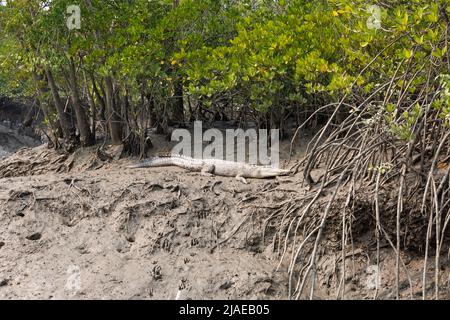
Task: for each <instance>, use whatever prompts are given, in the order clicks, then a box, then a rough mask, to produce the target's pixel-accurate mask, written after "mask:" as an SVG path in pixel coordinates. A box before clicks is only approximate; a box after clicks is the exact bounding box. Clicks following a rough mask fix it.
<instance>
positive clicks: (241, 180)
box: [236, 173, 248, 184]
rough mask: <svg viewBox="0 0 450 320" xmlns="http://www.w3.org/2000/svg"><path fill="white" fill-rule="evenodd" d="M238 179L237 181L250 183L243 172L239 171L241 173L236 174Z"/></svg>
mask: <svg viewBox="0 0 450 320" xmlns="http://www.w3.org/2000/svg"><path fill="white" fill-rule="evenodd" d="M236 180H237V181H240V182H242V183H245V184H248V182H247V180H246V179H245V178H244V177H243V176H242V173H239V174H238V175H237V176H236Z"/></svg>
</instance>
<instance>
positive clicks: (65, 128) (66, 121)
mask: <svg viewBox="0 0 450 320" xmlns="http://www.w3.org/2000/svg"><path fill="white" fill-rule="evenodd" d="M45 74H46V75H47V81H48V85H49V87H50V91H51V92H52V96H53V101H54V102H55V107H56V110H57V112H58V118H59V123H60V125H61V130H62V132H63V136H64V140H65V142H66V144H67V146H66V147H67V148H68V149H69V150H71V149H72V148H73V147H74V146H75V145H76V136H75V129H74V127H73V126H72V124H71V122H70V118H69V115H68V114H67V113H66V112H65V110H64V105H63V102H62V101H61V97H60V96H59V92H58V88H57V86H56V83H55V79H54V78H53V73H52V72H51V70H50V69H49V68H46V69H45Z"/></svg>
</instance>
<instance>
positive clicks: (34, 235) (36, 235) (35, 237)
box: [26, 232, 42, 241]
mask: <svg viewBox="0 0 450 320" xmlns="http://www.w3.org/2000/svg"><path fill="white" fill-rule="evenodd" d="M26 238H27V239H28V240H31V241H36V240H39V239H41V238H42V234H40V233H39V232H36V233H33V234H32V235H29V236H27V237H26Z"/></svg>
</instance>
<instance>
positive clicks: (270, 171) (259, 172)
mask: <svg viewBox="0 0 450 320" xmlns="http://www.w3.org/2000/svg"><path fill="white" fill-rule="evenodd" d="M254 170H255V171H254V174H253V176H254V177H255V178H272V177H276V176H285V175H288V174H290V173H291V171H290V170H285V169H278V168H274V167H259V168H255V169H254Z"/></svg>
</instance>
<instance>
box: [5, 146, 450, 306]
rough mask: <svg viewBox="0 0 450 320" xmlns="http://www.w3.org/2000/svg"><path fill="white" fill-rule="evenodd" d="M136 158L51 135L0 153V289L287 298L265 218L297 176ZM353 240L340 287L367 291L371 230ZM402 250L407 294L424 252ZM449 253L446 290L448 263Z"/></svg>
mask: <svg viewBox="0 0 450 320" xmlns="http://www.w3.org/2000/svg"><path fill="white" fill-rule="evenodd" d="M112 154H113V153H112ZM100 157H101V155H100ZM130 162H131V160H107V161H102V160H101V159H99V154H98V153H96V152H95V149H88V150H83V151H80V152H79V153H77V154H75V155H74V156H64V155H59V154H57V153H56V152H55V151H52V150H48V149H46V148H45V147H44V146H42V147H39V148H35V149H32V150H30V149H25V150H22V151H20V152H18V153H17V154H15V155H14V156H12V157H10V158H8V159H6V160H3V161H0V175H2V176H3V178H0V299H27V298H38V299H79V298H81V299H87V298H94V299H286V298H287V297H288V286H289V279H288V273H287V270H288V266H289V262H290V261H289V259H284V260H283V263H281V264H280V267H279V269H278V271H277V265H278V263H279V258H280V254H279V253H280V247H279V246H278V247H276V246H274V241H273V239H275V236H276V232H277V229H276V228H275V227H274V226H267V225H266V224H265V223H266V222H267V221H268V220H269V217H271V216H272V215H273V214H274V213H276V212H277V210H278V208H280V207H281V205H283V204H285V203H287V202H289V201H290V200H291V199H293V198H294V197H295V196H296V195H298V194H299V193H303V192H304V191H305V190H304V189H303V188H302V187H301V178H300V177H298V176H294V177H283V178H279V179H276V180H251V182H250V184H249V185H244V184H242V183H241V182H238V181H236V180H235V179H233V178H224V177H204V176H201V175H200V174H198V173H189V172H186V171H184V170H182V169H178V168H153V169H139V170H134V169H128V168H126V166H127V165H128V164H130ZM266 227H267V228H266ZM263 236H264V237H263ZM353 245H354V247H353V248H352V249H353V250H352V252H353V253H352V254H349V255H348V256H347V257H346V263H347V265H348V266H349V271H348V273H347V277H346V279H345V287H344V291H345V298H350V299H354V298H358V299H360V298H366V299H371V298H372V297H373V296H374V293H375V290H374V289H375V286H374V283H376V281H377V280H376V279H377V278H376V277H375V278H374V273H373V268H374V263H375V262H374V243H373V231H370V232H368V234H367V237H361V238H360V239H354V243H353ZM281 249H282V248H281ZM349 252H350V251H349ZM291 254H292V252H290V251H288V252H287V254H286V256H288V257H290V256H291ZM402 256H403V258H404V261H405V263H406V265H407V267H408V270H409V272H410V275H409V276H410V278H411V280H412V288H411V289H410V288H409V285H408V281H407V279H406V276H405V274H404V273H402V278H401V288H400V291H401V297H402V298H410V297H412V298H415V299H420V298H421V293H422V291H421V287H420V285H421V279H422V271H421V268H422V266H423V256H421V255H415V254H413V253H411V254H403V255H402ZM339 259H340V250H336V251H330V252H324V253H323V255H322V257H321V259H320V260H319V263H318V282H317V290H316V295H315V297H316V298H322V299H330V298H335V292H336V289H337V286H338V280H339V279H340V278H339V277H338V276H337V270H338V267H339V265H340V262H339ZM381 259H382V261H381V266H382V271H381V273H380V278H379V281H380V290H379V292H378V297H379V298H383V299H390V298H394V297H395V296H394V289H395V276H394V272H393V270H394V267H395V255H394V254H393V252H392V250H391V249H390V248H389V246H384V247H383V248H382V251H381ZM442 259H444V260H445V259H446V260H445V261H444V263H443V265H444V268H443V270H442V275H443V276H442V278H441V280H442V290H441V292H442V298H445V297H447V298H448V297H449V296H448V292H449V291H448V288H449V286H448V284H446V283H447V279H449V270H450V267H449V263H448V257H442ZM347 260H348V261H347ZM432 264H433V261H432V260H431V261H430V268H429V275H428V276H429V279H430V281H428V288H427V291H429V292H430V295H431V294H432V290H433V275H434V273H433V269H432ZM294 281H295V279H294ZM446 292H447V293H446ZM446 294H447V296H445V295H446Z"/></svg>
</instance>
